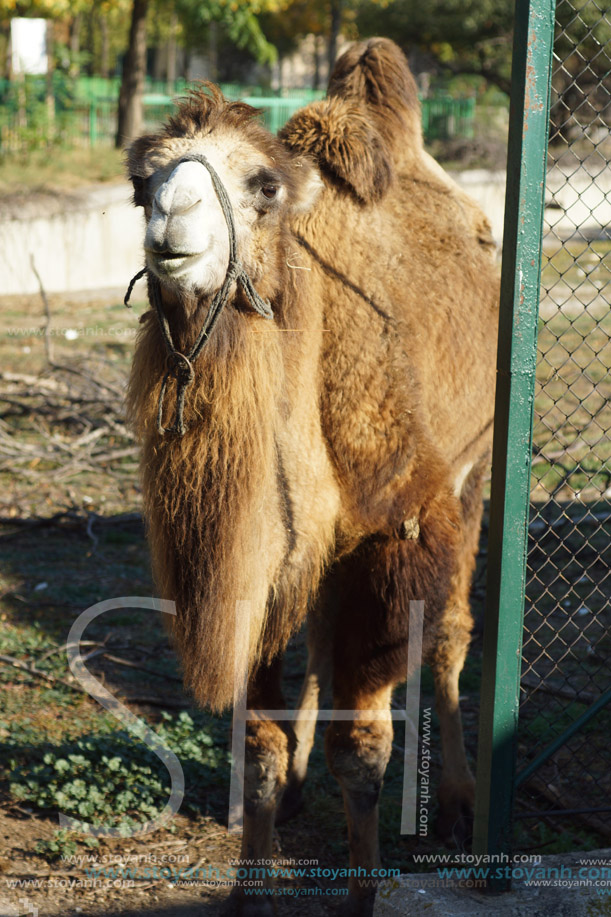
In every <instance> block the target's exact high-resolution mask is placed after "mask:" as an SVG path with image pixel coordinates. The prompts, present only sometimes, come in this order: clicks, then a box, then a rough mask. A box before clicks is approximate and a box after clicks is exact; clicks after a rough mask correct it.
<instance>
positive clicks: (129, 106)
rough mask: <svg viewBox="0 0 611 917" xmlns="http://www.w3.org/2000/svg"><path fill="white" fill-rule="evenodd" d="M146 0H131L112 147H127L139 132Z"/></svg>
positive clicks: (143, 74) (144, 49) (140, 124)
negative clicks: (116, 121)
mask: <svg viewBox="0 0 611 917" xmlns="http://www.w3.org/2000/svg"><path fill="white" fill-rule="evenodd" d="M147 8H148V0H134V5H133V8H132V21H131V26H130V30H129V46H128V48H127V53H126V54H125V58H124V60H123V77H122V79H121V91H120V93H119V113H118V123H117V135H116V138H115V146H116V147H117V148H119V149H120V148H121V147H123V146H126V145H127V144H128V143H129V142H130V141H131V140H133V139H134V137H137V136H138V134H140V133H142V121H143V118H142V92H143V90H144V77H145V74H146V13H147Z"/></svg>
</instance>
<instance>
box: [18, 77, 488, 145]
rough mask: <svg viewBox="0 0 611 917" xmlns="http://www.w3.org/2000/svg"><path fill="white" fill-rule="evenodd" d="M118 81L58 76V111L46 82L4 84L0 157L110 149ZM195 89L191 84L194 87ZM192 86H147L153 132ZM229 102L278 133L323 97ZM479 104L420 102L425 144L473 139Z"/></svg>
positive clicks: (233, 88)
mask: <svg viewBox="0 0 611 917" xmlns="http://www.w3.org/2000/svg"><path fill="white" fill-rule="evenodd" d="M119 82H120V81H119V79H118V78H112V79H102V78H101V77H81V78H79V79H78V80H73V81H71V80H69V79H68V78H67V77H66V76H65V75H62V74H57V75H56V76H55V75H54V84H53V96H54V105H53V106H52V107H51V108H50V107H49V105H48V101H47V93H48V86H47V83H46V80H45V78H44V77H43V78H37V77H31V78H28V79H27V82H26V85H25V86H18V85H17V84H15V83H11V82H9V81H8V80H0V154H2V153H4V154H5V155H6V154H10V153H21V152H27V150H28V149H35V148H37V147H38V148H44V147H45V146H49V145H52V144H54V143H55V144H58V143H59V144H63V145H73V146H96V145H98V144H106V145H111V144H112V143H114V137H115V133H116V121H117V101H118V96H119ZM191 85H193V84H191ZM189 87H190V84H188V83H187V82H186V81H185V80H178V81H176V83H174V84H173V85H172V91H171V93H168V91H167V90H168V86H167V84H166V83H164V82H161V81H154V80H147V82H146V85H145V93H144V99H143V103H144V125H145V129H146V130H153V129H155V128H156V127H157V126H158V125H159V124H161V123H162V122H163V121H164V119H165V118H166V117H167V115H168V114H169V113H170V112H171V111H172V110H173V107H174V99H176V98H180V97H181V96H184V95H185V94H186V93H187V92H188V90H189ZM220 88H221V90H222V91H223V93H224V94H225V95H226V96H227V98H230V99H243V100H244V101H246V102H248V103H249V104H251V105H253V106H254V107H256V108H261V109H262V110H263V120H264V123H265V125H266V127H267V128H268V129H269V130H271V131H272V132H273V133H276V132H277V131H278V130H280V128H281V127H282V126H283V125H284V124H285V123H286V122H287V121H288V119H289V118H290V117H291V115H292V114H293V113H294V112H295V111H297V109H298V108H301V107H302V106H304V105H307V104H308V102H311V101H314V100H316V99H320V98H322V97H323V96H324V94H325V93H324V91H322V90H313V89H288V90H277V91H273V90H271V89H269V88H266V87H263V86H245V85H242V84H239V83H221V84H220ZM474 116H475V99H473V98H469V99H453V98H450V97H446V96H436V97H432V98H428V99H423V100H422V123H423V130H424V135H425V138H426V139H427V140H428V141H431V140H440V139H441V140H443V139H449V138H451V137H466V138H470V137H472V136H473V123H474Z"/></svg>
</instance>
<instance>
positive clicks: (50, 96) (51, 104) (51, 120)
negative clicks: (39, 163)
mask: <svg viewBox="0 0 611 917" xmlns="http://www.w3.org/2000/svg"><path fill="white" fill-rule="evenodd" d="M53 66H54V60H53V21H52V20H51V19H49V20H48V21H47V86H46V103H47V123H48V137H47V143H48V144H49V146H50V145H51V143H52V142H53V139H54V137H55V93H54V91H53Z"/></svg>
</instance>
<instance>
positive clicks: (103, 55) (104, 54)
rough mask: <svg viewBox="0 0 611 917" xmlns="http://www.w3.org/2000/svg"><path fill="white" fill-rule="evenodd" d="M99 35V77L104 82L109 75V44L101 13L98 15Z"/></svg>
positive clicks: (104, 19)
mask: <svg viewBox="0 0 611 917" xmlns="http://www.w3.org/2000/svg"><path fill="white" fill-rule="evenodd" d="M100 35H101V39H102V41H101V47H100V76H103V77H104V79H105V80H107V79H108V75H109V70H110V68H109V64H108V61H109V57H110V42H109V40H108V21H107V19H106V16H105V15H104V13H103V12H101V13H100Z"/></svg>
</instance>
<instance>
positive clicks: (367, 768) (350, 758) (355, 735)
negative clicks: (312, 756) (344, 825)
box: [326, 676, 393, 917]
mask: <svg viewBox="0 0 611 917" xmlns="http://www.w3.org/2000/svg"><path fill="white" fill-rule="evenodd" d="M336 680H337V676H336ZM391 694H392V686H390V685H389V686H386V687H384V688H382V689H379V690H376V691H363V690H360V691H357V690H350V689H348V690H343V691H341V693H336V696H335V698H334V709H335V710H336V711H345V710H354V711H356V712H355V714H354V719H349V720H346V719H341V720H340V719H338V720H336V721H332V722H331V724H330V726H329V728H328V729H327V733H326V752H327V761H328V764H329V769H330V771H331V773H332V774H333V775H334V776H335V777H336V779H337V780H338V782H339V785H340V787H341V790H342V795H343V798H344V809H345V811H346V819H347V822H348V842H349V846H350V868H351V870H355V871H356V874H351V876H350V878H349V880H348V898H347V900H346V902H345V904H344V907H343V910H342V914H343V915H344V917H370V915H371V914H373V902H374V898H375V893H376V880H375V878H374V877H372V870H374V869H377V868H378V867H379V866H380V847H379V840H378V804H379V798H380V791H381V788H382V781H383V779H384V773H385V771H386V766H387V764H388V761H389V758H390V753H391V748H392V736H393V729H392V720H391V715H390V698H391ZM372 711H373V715H372Z"/></svg>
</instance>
